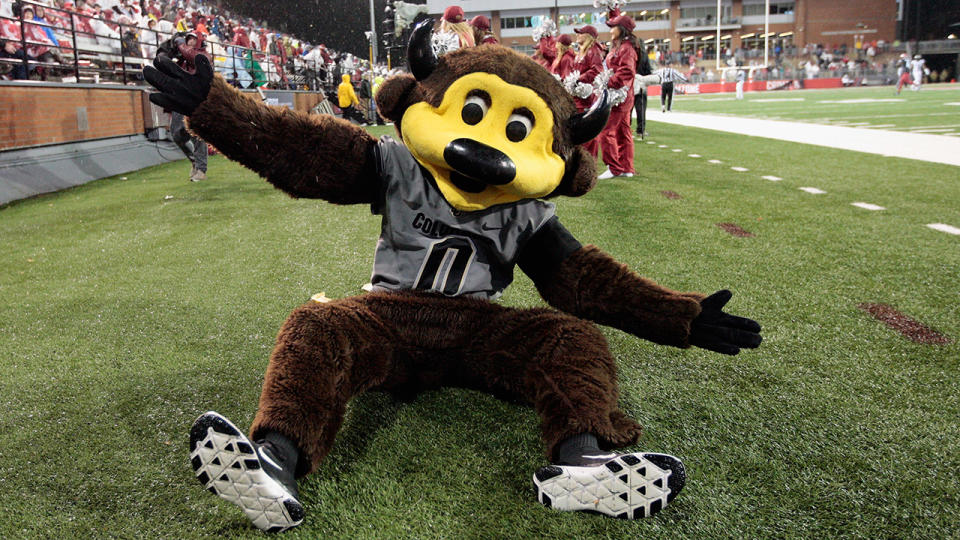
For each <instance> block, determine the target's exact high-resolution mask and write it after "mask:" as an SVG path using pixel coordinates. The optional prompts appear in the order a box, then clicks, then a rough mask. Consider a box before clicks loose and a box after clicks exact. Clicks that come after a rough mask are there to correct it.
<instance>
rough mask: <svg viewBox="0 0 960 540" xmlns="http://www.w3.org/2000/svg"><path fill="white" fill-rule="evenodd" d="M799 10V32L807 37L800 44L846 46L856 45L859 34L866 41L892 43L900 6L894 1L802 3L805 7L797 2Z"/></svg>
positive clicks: (819, 0)
mask: <svg viewBox="0 0 960 540" xmlns="http://www.w3.org/2000/svg"><path fill="white" fill-rule="evenodd" d="M797 7H798V9H797V12H798V13H797V16H796V19H795V20H796V24H797V26H798V30H799V29H800V28H802V29H803V30H802V36H803V38H804V39H803V40H799V39H798V40H797V43H798V44H800V45H803V44H805V43H822V44H824V45H826V46H830V45H832V44H841V43H846V44H847V46H853V44H854V39H853V37H854V35H856V34H862V35H863V36H864V37H865V40H866V41H867V42H870V41H873V40H878V39H882V40H884V41H886V42H888V43H890V42H892V41H893V40H894V39H895V37H896V31H897V3H896V2H895V1H894V0H860V1H858V2H837V1H836V0H802V5H801V2H798V6H797ZM798 35H800V33H799V32H798Z"/></svg>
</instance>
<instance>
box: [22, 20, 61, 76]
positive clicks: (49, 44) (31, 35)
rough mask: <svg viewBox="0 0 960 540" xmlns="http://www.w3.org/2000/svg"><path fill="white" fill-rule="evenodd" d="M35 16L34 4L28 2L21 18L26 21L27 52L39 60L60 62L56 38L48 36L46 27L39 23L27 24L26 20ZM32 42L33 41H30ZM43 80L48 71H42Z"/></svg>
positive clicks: (24, 30) (24, 25)
mask: <svg viewBox="0 0 960 540" xmlns="http://www.w3.org/2000/svg"><path fill="white" fill-rule="evenodd" d="M34 17H35V14H34V10H33V6H32V5H30V4H28V5H25V6H23V7H22V8H21V10H20V18H21V20H23V21H24V24H23V32H24V34H25V37H26V40H27V42H28V43H27V54H28V55H30V56H32V57H33V58H36V60H37V62H45V63H50V62H54V61H57V62H59V58H60V51H59V49H57V46H58V45H59V44H58V43H57V41H56V40H55V39H50V38H49V37H47V33H46V32H44V28H43V27H42V26H40V25H38V24H33V23H30V24H27V23H26V21H33V20H34ZM30 42H32V43H30ZM41 75H42V78H43V80H46V72H45V71H44V72H41Z"/></svg>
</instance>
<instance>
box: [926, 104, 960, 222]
mask: <svg viewBox="0 0 960 540" xmlns="http://www.w3.org/2000/svg"><path fill="white" fill-rule="evenodd" d="M948 105H960V103H952V104H951V103H948ZM927 227H930V228H931V229H934V230H936V231H940V232H945V233H947V234H956V235H960V229H958V228H956V227H953V226H950V225H947V224H946V223H930V224H928V225H927Z"/></svg>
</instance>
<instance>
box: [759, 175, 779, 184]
mask: <svg viewBox="0 0 960 540" xmlns="http://www.w3.org/2000/svg"><path fill="white" fill-rule="evenodd" d="M760 178H763V179H764V180H769V181H771V182H779V181H781V180H783V178H780V177H779V176H770V175H767V176H761V177H760Z"/></svg>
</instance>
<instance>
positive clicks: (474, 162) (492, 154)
mask: <svg viewBox="0 0 960 540" xmlns="http://www.w3.org/2000/svg"><path fill="white" fill-rule="evenodd" d="M443 159H444V161H446V162H447V165H450V167H452V168H453V169H454V170H455V171H456V172H458V173H460V174H462V175H464V176H467V177H469V178H472V179H475V180H479V181H481V182H484V183H486V184H492V185H494V186H502V185H504V184H509V183H510V182H512V181H513V179H514V178H515V177H516V176H517V166H516V165H514V163H513V160H512V159H510V158H509V157H507V155H506V154H504V153H503V152H501V151H499V150H497V149H496V148H493V147H492V146H487V145H485V144H483V143H480V142H477V141H475V140H473V139H456V140H453V141H451V142H450V144H448V145H447V147H446V148H444V149H443Z"/></svg>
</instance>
